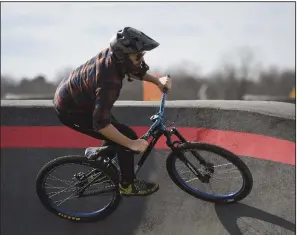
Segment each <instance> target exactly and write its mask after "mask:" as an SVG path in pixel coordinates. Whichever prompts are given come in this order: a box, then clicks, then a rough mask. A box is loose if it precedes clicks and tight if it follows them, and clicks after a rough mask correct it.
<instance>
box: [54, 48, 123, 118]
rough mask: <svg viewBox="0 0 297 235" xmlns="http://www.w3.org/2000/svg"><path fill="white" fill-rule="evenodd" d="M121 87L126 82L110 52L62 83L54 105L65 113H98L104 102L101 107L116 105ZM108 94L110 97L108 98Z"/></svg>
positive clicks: (97, 56)
mask: <svg viewBox="0 0 297 235" xmlns="http://www.w3.org/2000/svg"><path fill="white" fill-rule="evenodd" d="M121 87H122V78H121V77H120V76H119V74H118V72H117V70H116V68H115V64H114V63H113V61H112V58H111V55H110V49H109V48H106V49H104V50H102V51H101V52H100V53H98V54H97V55H96V56H94V57H93V58H91V59H90V60H88V61H87V62H86V63H84V64H82V65H81V66H79V67H78V68H76V69H75V70H74V71H72V72H71V73H70V74H69V76H68V77H66V78H64V79H63V80H62V81H61V83H60V84H59V86H58V87H57V90H56V93H55V97H54V104H55V107H56V108H58V109H62V110H64V111H75V112H85V111H87V112H90V111H92V110H94V108H95V106H96V103H98V99H101V102H100V103H104V99H106V100H108V103H112V102H114V101H116V99H117V98H118V96H119V92H120V89H121ZM103 90H105V91H106V90H108V91H109V92H108V93H107V92H103ZM107 94H110V95H109V97H106V96H107ZM110 96H112V98H111V97H110Z"/></svg>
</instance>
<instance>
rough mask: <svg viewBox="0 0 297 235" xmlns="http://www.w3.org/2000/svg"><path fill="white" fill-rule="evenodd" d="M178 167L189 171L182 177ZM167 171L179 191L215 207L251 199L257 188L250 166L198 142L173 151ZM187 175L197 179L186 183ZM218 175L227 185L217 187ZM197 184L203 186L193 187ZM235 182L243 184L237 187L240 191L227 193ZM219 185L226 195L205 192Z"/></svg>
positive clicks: (168, 161) (220, 184)
mask: <svg viewBox="0 0 297 235" xmlns="http://www.w3.org/2000/svg"><path fill="white" fill-rule="evenodd" d="M192 151H195V152H196V155H197V154H198V155H199V156H200V157H199V156H198V159H204V160H205V164H200V163H199V160H198V159H197V157H195V156H194V155H193V152H192ZM188 152H190V153H191V155H190V156H188V155H186V153H188ZM203 153H207V154H208V155H215V156H218V160H219V161H216V162H215V161H213V160H212V159H211V158H210V156H205V154H203ZM218 162H219V163H218ZM226 162H229V163H226ZM178 163H179V165H180V166H183V167H185V169H186V171H184V172H182V173H179V172H178V170H177V168H178V166H179V165H178ZM217 163H218V164H217ZM166 167H167V171H168V174H169V176H170V177H171V179H172V180H173V182H174V183H175V184H176V185H177V186H178V187H179V188H181V189H182V190H183V191H185V192H187V193H188V194H190V195H192V196H194V197H196V198H199V199H201V200H204V201H209V202H215V203H233V202H236V201H240V200H242V199H244V198H245V197H247V196H248V195H249V193H250V192H251V190H252V187H253V178H252V174H251V172H250V170H249V168H248V167H247V165H246V164H245V163H244V162H243V161H242V160H241V159H240V158H239V157H238V156H236V155H235V154H233V153H232V152H230V151H228V150H226V149H224V148H221V147H218V146H215V145H211V144H206V143H198V142H190V143H185V144H181V145H180V146H179V147H178V148H177V150H176V151H172V152H171V153H170V154H169V156H168V158H167V162H166ZM226 169H227V170H226ZM228 171H229V173H231V177H227V176H226V173H228ZM184 173H186V174H187V175H190V174H191V175H192V177H193V178H192V179H186V178H185V176H184ZM216 173H218V175H219V176H220V177H218V179H221V180H223V181H224V180H225V182H226V183H223V182H220V183H218V184H216V181H214V175H215V174H216ZM235 173H236V174H235ZM194 181H196V182H198V183H199V184H200V186H198V187H194V186H192V185H191V184H192V183H193V182H194ZM232 182H234V183H235V182H240V183H239V184H240V185H241V186H239V187H237V189H236V190H234V189H231V190H230V191H229V192H226V191H227V189H228V187H229V185H231V183H232ZM190 183H191V184H190ZM215 184H216V185H217V187H218V191H223V193H222V192H221V193H216V192H214V189H213V188H211V190H209V191H211V192H204V191H203V190H202V189H203V188H207V186H208V187H213V185H215ZM230 188H231V186H230Z"/></svg>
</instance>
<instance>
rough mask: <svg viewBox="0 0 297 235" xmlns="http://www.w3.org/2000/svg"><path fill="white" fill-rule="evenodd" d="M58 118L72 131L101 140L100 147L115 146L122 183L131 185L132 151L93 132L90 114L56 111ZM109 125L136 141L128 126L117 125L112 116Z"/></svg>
mask: <svg viewBox="0 0 297 235" xmlns="http://www.w3.org/2000/svg"><path fill="white" fill-rule="evenodd" d="M56 113H57V115H58V118H59V119H60V121H61V122H62V123H63V124H64V125H65V126H68V127H70V128H71V129H73V130H76V131H78V132H80V133H83V134H86V135H88V136H91V137H94V138H96V139H100V140H103V143H102V146H106V145H115V146H116V147H117V152H118V160H119V165H120V168H121V172H122V182H125V183H132V181H133V180H134V179H135V174H134V153H133V152H132V151H127V148H125V147H123V146H121V145H119V144H117V143H115V142H113V141H111V140H108V139H107V138H106V137H104V136H103V135H102V134H100V133H99V132H97V131H95V130H93V116H92V113H89V114H88V113H86V114H76V113H75V114H68V113H63V111H60V110H59V111H58V110H56ZM111 124H112V125H113V126H114V127H115V128H116V129H117V130H118V131H119V132H121V133H122V134H123V135H125V136H127V137H128V138H130V139H134V140H136V139H138V136H137V134H136V133H135V132H134V131H133V130H132V129H131V128H130V127H128V126H126V125H124V124H121V123H119V122H118V121H117V120H116V119H115V117H114V116H112V118H111Z"/></svg>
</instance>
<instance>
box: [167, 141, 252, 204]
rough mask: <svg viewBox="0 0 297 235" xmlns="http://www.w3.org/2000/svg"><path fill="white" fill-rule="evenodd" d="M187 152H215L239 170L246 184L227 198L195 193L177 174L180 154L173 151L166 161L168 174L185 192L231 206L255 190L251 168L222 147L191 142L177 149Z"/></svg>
mask: <svg viewBox="0 0 297 235" xmlns="http://www.w3.org/2000/svg"><path fill="white" fill-rule="evenodd" d="M185 150H188V151H189V150H204V151H208V152H213V153H215V154H217V155H219V156H220V157H223V158H225V159H227V160H228V161H230V162H231V163H232V164H233V165H235V166H236V167H237V168H238V169H239V171H240V172H241V174H242V177H243V180H244V183H243V186H242V188H241V189H240V190H239V191H238V192H237V193H236V194H235V195H233V196H229V197H226V198H219V197H215V196H206V194H204V193H201V192H199V191H194V190H193V189H191V188H190V187H189V186H188V185H187V184H185V183H184V182H183V180H182V179H181V178H180V177H179V176H178V175H177V174H176V171H175V169H174V168H175V161H176V160H177V159H178V157H177V155H178V154H177V153H175V152H174V151H172V152H171V153H170V154H169V155H168V157H167V160H166V168H167V172H168V174H169V176H170V178H171V180H172V181H173V182H174V183H175V184H176V185H177V186H178V187H179V188H180V189H182V190H183V191H184V192H186V193H188V194H190V195H192V196H194V197H196V198H198V199H201V200H204V201H208V202H214V203H222V204H230V203H234V202H237V201H240V200H242V199H244V198H245V197H247V196H248V195H249V194H250V192H251V190H252V188H253V177H252V174H251V172H250V170H249V168H248V167H247V165H246V164H245V163H244V162H243V161H242V160H241V159H240V158H239V157H238V156H236V155H235V154H234V153H232V152H230V151H228V150H226V149H224V148H222V147H219V146H216V145H212V144H207V143H200V142H189V143H184V144H181V145H179V146H178V147H177V150H176V151H185Z"/></svg>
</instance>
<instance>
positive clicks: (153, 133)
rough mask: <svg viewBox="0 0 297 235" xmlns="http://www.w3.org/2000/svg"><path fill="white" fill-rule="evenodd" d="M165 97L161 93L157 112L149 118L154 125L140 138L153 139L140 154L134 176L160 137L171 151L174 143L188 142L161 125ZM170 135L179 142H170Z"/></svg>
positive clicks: (196, 155) (177, 133)
mask: <svg viewBox="0 0 297 235" xmlns="http://www.w3.org/2000/svg"><path fill="white" fill-rule="evenodd" d="M166 96H167V93H165V92H164V93H162V99H161V103H160V109H159V112H158V113H157V114H155V115H153V116H152V117H151V118H150V119H151V120H152V121H153V122H154V123H153V124H152V125H151V127H150V129H149V130H148V131H147V133H146V134H144V135H143V136H142V137H141V138H142V139H145V140H148V139H149V138H150V137H153V139H152V141H151V142H150V143H149V146H148V147H147V149H146V150H145V152H144V153H143V154H142V156H141V158H140V160H139V162H138V164H137V165H136V168H135V174H137V172H138V171H139V170H140V168H141V166H142V165H143V163H144V162H145V161H146V159H147V157H148V155H149V154H150V153H151V151H152V149H153V148H154V146H155V144H156V143H157V142H158V140H159V138H160V137H161V136H162V135H164V136H166V139H167V140H166V144H167V146H168V147H169V148H170V149H171V150H172V151H175V150H176V147H175V144H176V143H188V141H187V140H186V139H185V138H184V137H183V136H182V134H181V133H180V132H179V131H178V130H177V129H176V128H175V127H173V128H172V129H171V130H168V129H167V128H166V127H165V125H164V124H163V120H164V109H165V100H166ZM172 135H175V136H176V137H177V138H178V139H179V141H173V142H172V140H171V137H172ZM191 152H192V154H193V155H194V156H195V157H196V158H197V160H198V161H199V162H200V163H201V164H205V161H204V159H203V158H202V157H201V156H200V155H199V154H198V153H197V152H196V151H191Z"/></svg>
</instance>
